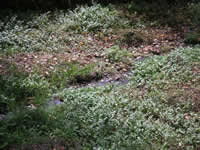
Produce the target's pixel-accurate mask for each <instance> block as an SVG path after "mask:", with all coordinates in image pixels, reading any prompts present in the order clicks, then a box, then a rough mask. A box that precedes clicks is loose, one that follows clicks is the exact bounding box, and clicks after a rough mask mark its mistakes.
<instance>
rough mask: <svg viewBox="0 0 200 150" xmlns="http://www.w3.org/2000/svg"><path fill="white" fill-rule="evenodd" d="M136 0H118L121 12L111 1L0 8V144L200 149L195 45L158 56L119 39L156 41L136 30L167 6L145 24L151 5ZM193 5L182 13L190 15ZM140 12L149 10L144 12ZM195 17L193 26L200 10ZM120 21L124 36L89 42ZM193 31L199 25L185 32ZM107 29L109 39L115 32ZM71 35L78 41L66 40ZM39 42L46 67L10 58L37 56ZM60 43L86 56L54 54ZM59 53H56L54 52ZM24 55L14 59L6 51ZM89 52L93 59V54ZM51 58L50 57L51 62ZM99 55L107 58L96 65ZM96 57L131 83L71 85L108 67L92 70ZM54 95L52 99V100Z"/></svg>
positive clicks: (199, 71) (61, 50)
mask: <svg viewBox="0 0 200 150" xmlns="http://www.w3.org/2000/svg"><path fill="white" fill-rule="evenodd" d="M141 5H142V4H141ZM141 5H139V4H138V5H137V4H134V3H131V4H129V5H123V6H124V7H125V8H127V10H126V11H128V12H129V13H127V14H125V17H122V14H120V13H121V12H119V11H117V7H114V6H112V5H109V6H107V7H102V6H101V5H94V6H91V7H86V6H84V7H83V6H82V7H78V8H76V9H75V10H73V11H67V12H66V11H59V10H56V11H53V12H51V11H50V12H46V13H38V12H31V13H30V14H24V13H18V15H16V16H13V13H11V14H10V16H7V17H1V22H0V51H1V52H0V62H1V64H0V149H27V150H28V149H42V150H44V149H83V150H90V149H113V150H116V149H119V150H123V149H136V150H142V149H144V150H146V149H152V150H154V149H155V150H157V149H163V150H165V149H166V150H168V149H172V150H179V149H183V150H188V149H189V150H198V149H199V148H200V140H199V139H200V113H199V112H200V101H199V96H200V94H199V93H200V47H199V45H196V46H192V47H184V48H183V47H180V48H176V50H174V51H171V52H168V51H167V53H168V54H165V55H161V56H152V55H148V57H146V56H145V55H142V56H141V54H140V55H139V57H138V56H136V57H137V58H139V59H138V60H137V61H136V60H135V59H134V57H135V56H133V53H134V54H137V51H136V50H135V49H133V48H131V50H130V47H126V48H124V47H120V46H122V45H123V44H124V43H126V42H127V43H128V44H129V43H134V44H135V45H136V44H137V47H139V46H140V44H152V43H154V44H155V39H152V37H153V38H154V37H155V36H153V35H152V36H151V37H149V36H147V37H143V36H142V37H141V34H140V32H139V31H137V32H136V31H135V29H139V30H140V31H141V30H144V35H146V34H145V32H146V30H145V26H149V27H151V26H155V25H159V24H163V22H160V21H162V18H163V16H165V15H166V14H165V15H164V14H162V15H163V16H160V19H161V20H159V19H158V20H156V22H151V21H150V22H151V23H149V21H147V20H145V18H147V17H149V16H154V15H155V10H152V8H153V5H152V6H149V7H148V9H147V8H143V7H142V6H141ZM191 7H195V10H196V11H197V12H199V10H200V9H198V8H199V7H198V5H197V6H196V5H193V4H190V5H189V7H188V8H191ZM122 10H123V9H120V11H122ZM190 10H191V9H190ZM195 10H194V11H186V12H187V14H190V15H191V14H193V15H194V14H196V12H195ZM126 11H125V12H126ZM146 12H151V13H152V14H149V16H146ZM137 13H141V14H142V17H141V18H140V17H138V16H137ZM123 15H124V14H123ZM130 16H132V18H130ZM137 17H138V18H137ZM154 17H155V16H154ZM171 17H172V16H171ZM191 19H192V18H191ZM193 19H194V20H193V21H192V22H193V25H192V26H193V29H195V26H196V25H197V24H198V23H199V18H198V16H196V18H193ZM127 20H128V21H127ZM136 21H138V22H136ZM168 21H169V20H168ZM171 21H172V20H171ZM171 21H169V22H171ZM179 21H180V22H181V19H180V20H179ZM180 22H179V23H180ZM165 23H166V22H165ZM171 23H172V22H171ZM172 24H173V23H172ZM172 24H171V25H172ZM175 24H177V22H176V23H175ZM168 25H170V24H168V23H167V24H166V26H168ZM178 25H180V24H178ZM119 28H120V29H124V28H127V29H128V32H126V30H125V29H124V30H122V32H126V33H125V35H124V37H123V38H122V40H121V41H120V40H119V39H117V40H119V41H117V40H116V41H114V42H115V43H117V42H119V43H123V44H116V45H113V43H107V44H108V45H106V46H105V47H106V48H104V47H103V48H100V50H99V49H97V48H96V47H98V46H99V47H100V46H101V45H102V43H100V44H99V45H95V46H96V47H95V46H94V47H92V46H93V45H91V43H92V42H99V41H98V40H102V41H106V42H107V41H109V36H111V34H110V33H111V32H114V31H112V30H118V29H119ZM133 29H134V30H133ZM167 29H168V28H167ZM129 30H130V32H129ZM116 32H117V31H116ZM118 32H120V31H118ZM193 33H195V34H196V33H198V31H196V30H194V32H190V34H192V35H193ZM87 34H88V35H87ZM138 34H140V37H138V36H137V35H138ZM92 35H94V36H95V38H93V37H92ZM86 38H87V39H86ZM112 38H113V39H114V40H115V36H112ZM97 39H98V40H97ZM185 40H186V43H187V42H188V41H189V42H188V43H190V44H197V43H198V42H199V41H198V36H197V37H196V38H195V39H192V38H190V37H188V35H187V36H186V38H185ZM74 41H75V42H74ZM88 41H90V42H91V43H89V42H88ZM110 41H111V39H110ZM194 41H195V42H194ZM73 42H74V43H73ZM87 42H88V43H87ZM76 44H77V47H78V48H79V49H78V48H74V50H73V51H70V50H69V49H71V47H68V49H67V48H66V47H67V46H68V45H76ZM103 44H105V43H103ZM84 46H85V47H84ZM144 46H145V45H144ZM153 48H154V47H153ZM102 49H103V50H102ZM41 51H43V52H45V53H44V54H41V63H42V62H43V60H44V59H45V62H49V64H50V65H49V64H47V65H46V66H47V68H42V65H40V64H39V65H38V66H36V67H35V68H33V70H32V71H30V72H28V71H25V69H26V65H28V64H26V63H30V62H26V61H25V69H24V70H23V67H22V66H23V65H21V68H20V67H19V68H18V66H16V64H15V63H14V60H15V61H19V62H20V61H21V59H22V60H27V59H34V57H36V58H38V57H40V55H33V56H32V54H38V53H39V52H41ZM93 51H94V54H93V53H92V52H93ZM65 52H67V55H66V57H72V56H74V53H75V54H77V53H78V54H80V55H81V54H82V53H86V54H88V55H87V56H85V55H83V56H82V57H85V59H87V61H86V63H85V64H84V65H83V64H81V63H79V62H78V60H80V59H81V57H76V59H74V60H73V59H70V61H68V59H67V60H64V59H63V60H62V61H60V62H59V59H61V58H62V56H64V54H65ZM97 52H99V53H97ZM96 53H97V54H96ZM29 54H30V56H29ZM56 54H60V55H61V57H60V55H58V56H59V57H58V58H57V57H54V56H57V55H56ZM70 54H73V55H70ZM157 54H160V53H157ZM21 55H22V57H19V58H20V59H12V57H15V56H21ZM93 55H95V58H97V59H96V60H97V62H95V61H92V59H93ZM75 56H77V55H75ZM47 58H50V59H48V60H47ZM54 59H55V64H56V65H52V64H51V63H52V61H54ZM39 60H40V59H39ZM88 60H89V61H88ZM102 60H105V61H106V63H105V64H101V63H102V62H100V61H102ZM37 61H38V60H37ZM98 61H99V62H98ZM109 63H110V64H111V66H109V65H110V64H109ZM19 64H20V63H19ZM48 65H49V66H48ZM101 65H102V66H103V67H104V66H107V67H108V68H109V67H111V69H114V70H115V69H116V68H115V66H116V67H118V66H125V65H130V66H132V69H133V68H134V69H133V70H132V71H131V75H130V78H129V83H128V84H126V85H118V84H108V85H105V86H102V87H95V86H94V87H90V86H87V87H81V88H80V87H79V88H73V86H71V85H74V84H80V83H82V82H88V81H91V80H96V79H100V78H102V76H103V71H102V70H103V69H105V68H103V67H102V68H100V69H102V70H99V68H98V67H99V66H101ZM2 68H3V69H2ZM42 69H43V70H42ZM45 69H46V70H45ZM124 69H126V68H124ZM116 70H117V69H116ZM55 100H58V101H59V105H52V104H51V102H52V101H53V102H54V101H55Z"/></svg>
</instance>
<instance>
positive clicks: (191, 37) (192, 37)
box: [184, 32, 200, 44]
mask: <svg viewBox="0 0 200 150" xmlns="http://www.w3.org/2000/svg"><path fill="white" fill-rule="evenodd" d="M184 42H185V43H187V44H200V33H199V32H192V33H187V34H186V38H185V40H184Z"/></svg>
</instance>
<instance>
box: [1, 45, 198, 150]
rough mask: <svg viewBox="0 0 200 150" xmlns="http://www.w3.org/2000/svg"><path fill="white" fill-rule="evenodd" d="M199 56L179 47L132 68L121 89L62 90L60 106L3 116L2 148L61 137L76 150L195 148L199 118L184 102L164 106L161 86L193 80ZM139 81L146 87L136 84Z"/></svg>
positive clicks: (115, 87)
mask: <svg viewBox="0 0 200 150" xmlns="http://www.w3.org/2000/svg"><path fill="white" fill-rule="evenodd" d="M199 54H200V49H199V47H196V48H185V49H183V48H180V49H178V50H177V51H175V52H172V53H170V54H169V55H167V56H155V57H153V58H148V59H146V60H144V61H143V62H140V63H138V64H136V67H135V71H134V72H133V75H132V79H133V80H132V81H131V82H130V84H128V85H126V86H121V87H120V86H115V85H112V86H110V85H108V86H105V87H98V88H97V87H94V88H91V87H84V88H79V89H73V88H68V89H67V88H65V89H64V90H62V91H60V92H58V93H56V96H57V97H59V98H60V99H62V100H64V103H63V104H62V105H60V106H57V107H53V108H45V110H46V111H42V110H43V109H44V108H43V107H45V106H42V107H41V109H42V110H41V109H40V108H37V109H36V110H25V111H17V110H16V111H14V112H13V113H10V114H7V115H6V116H5V119H3V120H1V121H0V132H1V134H0V136H1V139H4V141H3V145H1V146H4V147H5V148H6V147H8V146H9V145H13V144H19V145H20V144H24V143H34V142H33V139H35V138H37V137H39V138H40V137H52V138H54V137H61V138H64V139H65V140H66V141H68V142H69V143H78V145H79V147H80V148H81V149H97V148H98V149H113V150H114V149H132V148H134V149H136V150H137V149H138V150H141V149H191V150H195V149H197V148H198V146H199V144H200V141H199V139H200V134H199V133H200V132H199V126H200V122H199V119H198V117H199V114H198V113H197V112H194V111H193V110H191V107H190V106H191V105H193V104H191V103H190V102H189V100H188V102H183V103H178V104H176V105H169V104H168V100H169V99H171V100H174V98H173V97H171V95H168V93H166V89H167V88H168V87H167V88H166V87H165V88H161V85H162V86H163V85H167V86H169V84H172V83H173V84H172V86H173V85H174V84H176V82H178V83H184V82H190V81H192V80H194V79H198V78H199V77H198V76H194V75H192V74H191V67H192V65H193V64H194V63H195V64H196V63H198V64H200V55H199ZM73 68H76V67H75V66H73V67H72V68H71V70H74V69H73ZM72 72H73V71H71V72H70V74H73V73H72ZM163 74H164V75H163ZM36 79H37V78H36ZM143 81H145V83H146V85H143V86H141V84H140V83H144V82H143ZM161 81H162V82H161ZM20 82H21V81H20ZM163 83H164V84H163ZM27 87H30V85H29V84H28V85H27ZM31 87H32V86H31ZM50 88H52V87H50ZM143 92H144V93H143ZM130 93H132V96H130ZM176 98H179V99H180V100H181V97H176ZM186 115H187V116H189V119H187V118H186ZM11 137H12V138H11ZM1 143H2V142H1ZM35 144H38V143H37V142H36V143H35Z"/></svg>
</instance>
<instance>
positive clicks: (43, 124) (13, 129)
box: [0, 109, 56, 149]
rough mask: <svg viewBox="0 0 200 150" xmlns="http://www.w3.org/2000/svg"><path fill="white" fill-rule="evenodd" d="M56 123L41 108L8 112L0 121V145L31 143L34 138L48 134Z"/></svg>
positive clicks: (3, 147)
mask: <svg viewBox="0 0 200 150" xmlns="http://www.w3.org/2000/svg"><path fill="white" fill-rule="evenodd" d="M55 124H56V123H54V121H53V120H51V118H50V117H49V114H48V113H47V112H45V111H44V110H42V109H37V110H28V109H20V110H16V111H14V112H12V113H9V114H8V115H7V116H6V117H5V119H3V120H1V121H0V133H1V134H0V137H1V138H0V139H1V140H0V143H1V145H0V147H1V149H5V147H11V146H16V145H18V144H24V143H31V142H32V141H33V140H34V139H36V138H38V139H39V138H40V137H42V136H45V135H48V133H49V132H51V130H52V129H53V128H54V127H55V126H54V125H55Z"/></svg>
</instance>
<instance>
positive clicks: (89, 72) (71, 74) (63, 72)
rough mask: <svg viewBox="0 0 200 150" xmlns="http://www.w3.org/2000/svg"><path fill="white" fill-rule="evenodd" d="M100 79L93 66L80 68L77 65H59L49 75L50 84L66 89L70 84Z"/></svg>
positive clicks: (99, 74)
mask: <svg viewBox="0 0 200 150" xmlns="http://www.w3.org/2000/svg"><path fill="white" fill-rule="evenodd" d="M100 77H101V73H100V72H96V71H95V64H89V65H86V66H84V67H83V66H81V65H80V64H78V63H69V64H61V65H59V66H57V67H56V69H55V70H54V71H53V72H52V73H51V75H50V80H49V81H50V83H51V85H53V86H56V87H58V88H65V87H68V86H69V84H70V83H72V84H75V83H84V82H88V81H90V80H92V79H98V78H100Z"/></svg>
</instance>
